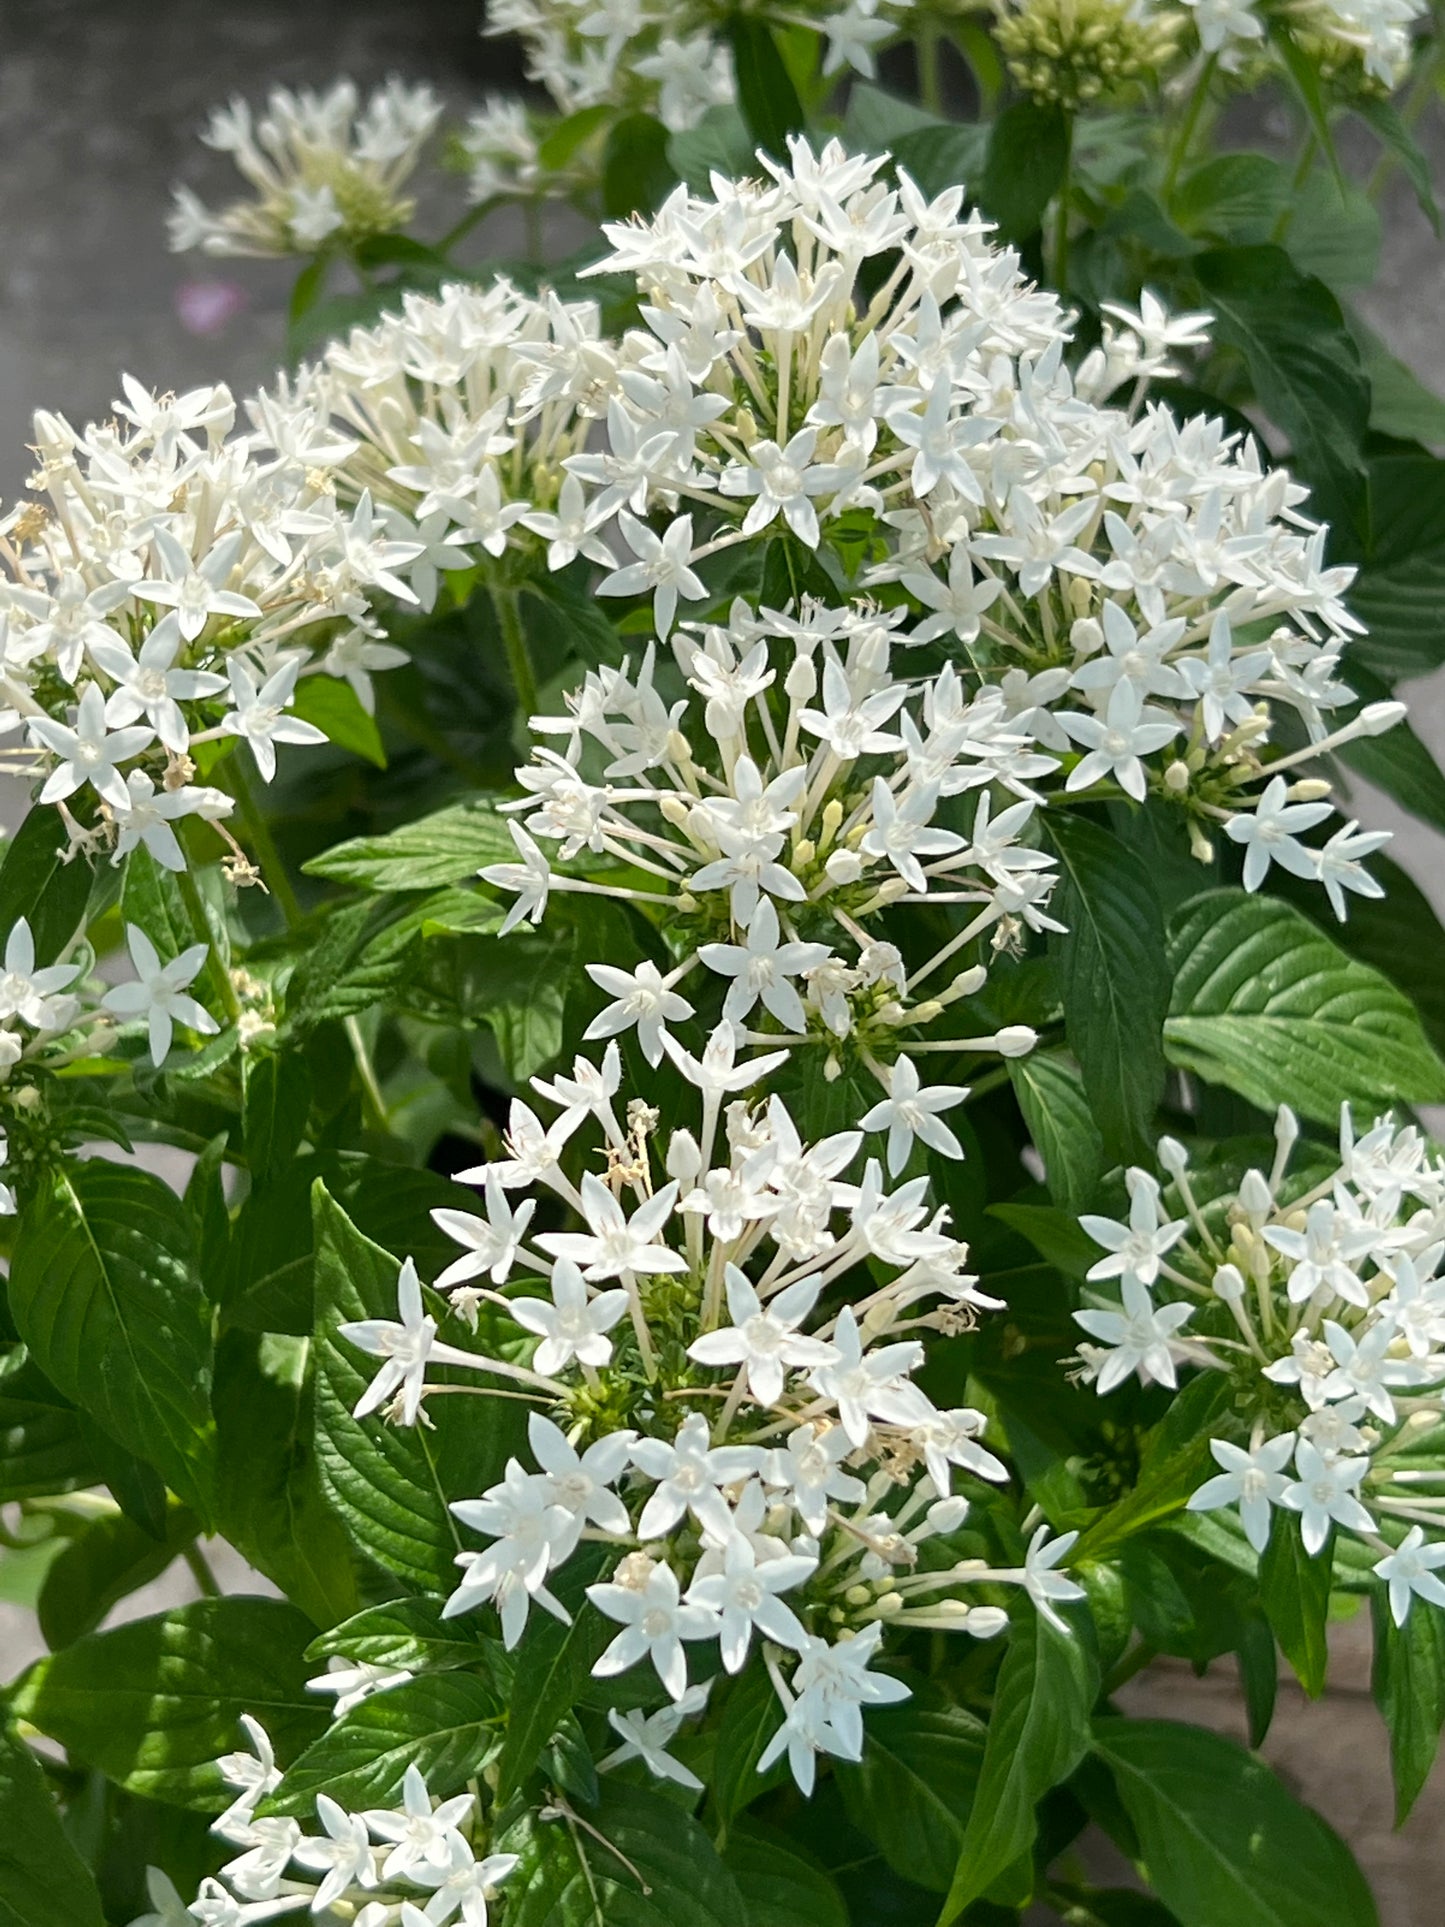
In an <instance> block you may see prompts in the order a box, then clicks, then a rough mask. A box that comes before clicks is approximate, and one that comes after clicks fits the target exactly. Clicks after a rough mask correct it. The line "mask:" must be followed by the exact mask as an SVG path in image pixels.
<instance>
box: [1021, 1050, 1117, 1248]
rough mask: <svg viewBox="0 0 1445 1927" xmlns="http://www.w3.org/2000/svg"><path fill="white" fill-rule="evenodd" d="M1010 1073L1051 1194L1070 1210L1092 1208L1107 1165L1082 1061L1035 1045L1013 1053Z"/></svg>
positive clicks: (1056, 1200) (1057, 1201)
mask: <svg viewBox="0 0 1445 1927" xmlns="http://www.w3.org/2000/svg"><path fill="white" fill-rule="evenodd" d="M1008 1074H1009V1082H1010V1083H1011V1084H1012V1085H1013V1088H1014V1096H1015V1097H1016V1098H1017V1099H1018V1101H1019V1109H1020V1110H1021V1111H1022V1112H1023V1114H1024V1124H1025V1125H1026V1127H1027V1129H1028V1134H1029V1136H1030V1137H1031V1138H1032V1139H1033V1143H1034V1149H1035V1150H1036V1151H1037V1152H1038V1154H1039V1156H1040V1157H1041V1158H1042V1159H1043V1161H1044V1174H1045V1178H1046V1181H1047V1183H1048V1187H1049V1193H1050V1195H1051V1196H1052V1197H1053V1199H1054V1200H1055V1202H1056V1203H1058V1204H1061V1205H1063V1206H1064V1208H1065V1209H1066V1210H1068V1211H1080V1210H1084V1209H1087V1207H1088V1203H1089V1199H1090V1197H1091V1195H1092V1193H1093V1190H1094V1187H1095V1186H1096V1185H1097V1184H1098V1182H1099V1179H1100V1177H1101V1176H1102V1174H1103V1170H1104V1140H1103V1139H1102V1138H1101V1137H1100V1135H1099V1127H1098V1125H1097V1124H1096V1123H1095V1122H1094V1113H1093V1110H1092V1109H1091V1107H1090V1104H1089V1099H1088V1094H1087V1092H1086V1091H1085V1089H1084V1080H1083V1078H1082V1077H1081V1076H1080V1075H1079V1071H1078V1069H1077V1067H1076V1066H1075V1065H1073V1064H1071V1063H1070V1062H1069V1060H1068V1059H1067V1058H1066V1057H1063V1056H1061V1055H1060V1054H1059V1052H1057V1051H1031V1052H1030V1053H1029V1055H1028V1056H1027V1057H1014V1058H1010V1060H1009V1064H1008Z"/></svg>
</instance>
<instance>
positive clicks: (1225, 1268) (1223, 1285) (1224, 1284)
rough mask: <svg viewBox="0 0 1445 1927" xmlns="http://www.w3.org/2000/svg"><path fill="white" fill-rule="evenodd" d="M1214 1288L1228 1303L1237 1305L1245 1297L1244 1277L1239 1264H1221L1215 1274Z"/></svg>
mask: <svg viewBox="0 0 1445 1927" xmlns="http://www.w3.org/2000/svg"><path fill="white" fill-rule="evenodd" d="M1214 1289H1215V1292H1216V1293H1217V1294H1218V1296H1219V1297H1221V1298H1222V1299H1223V1300H1224V1302H1225V1303H1226V1304H1227V1305H1237V1304H1238V1303H1239V1302H1240V1300H1241V1299H1242V1298H1243V1297H1244V1278H1243V1275H1242V1273H1241V1272H1240V1269H1239V1266H1238V1265H1221V1266H1220V1267H1219V1269H1218V1271H1216V1272H1215V1274H1214Z"/></svg>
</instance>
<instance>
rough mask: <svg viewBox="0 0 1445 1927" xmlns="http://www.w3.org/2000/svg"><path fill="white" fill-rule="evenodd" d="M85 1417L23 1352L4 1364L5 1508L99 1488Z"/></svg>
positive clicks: (0, 1376) (0, 1457) (0, 1432)
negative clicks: (14, 1503)
mask: <svg viewBox="0 0 1445 1927" xmlns="http://www.w3.org/2000/svg"><path fill="white" fill-rule="evenodd" d="M100 1477H101V1473H100V1468H99V1467H98V1466H97V1464H96V1461H95V1457H94V1455H93V1453H92V1452H91V1450H90V1447H89V1445H88V1443H87V1441H86V1438H85V1433H84V1429H83V1426H82V1422H81V1415H80V1413H79V1412H77V1410H76V1409H75V1406H74V1405H73V1404H72V1403H71V1402H70V1400H69V1399H68V1398H65V1397H63V1396H62V1395H61V1394H60V1393H59V1392H57V1391H56V1389H55V1387H54V1386H53V1385H52V1384H51V1383H50V1381H49V1379H48V1378H46V1376H45V1374H44V1373H43V1372H42V1371H41V1370H40V1368H39V1366H37V1365H36V1364H35V1363H34V1361H33V1360H32V1359H30V1358H29V1357H28V1356H27V1355H26V1353H25V1351H24V1349H23V1348H22V1347H19V1346H17V1347H16V1348H15V1349H14V1350H12V1351H11V1352H10V1353H9V1355H8V1356H7V1357H6V1358H5V1359H4V1360H3V1361H0V1504H4V1503H5V1502H6V1501H8V1500H11V1499H32V1498H40V1497H48V1496H50V1495H51V1494H52V1493H56V1492H72V1491H74V1489H75V1488H76V1487H77V1486H80V1485H95V1484H96V1483H97V1482H98V1481H99V1479H100Z"/></svg>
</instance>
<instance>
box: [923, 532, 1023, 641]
mask: <svg viewBox="0 0 1445 1927" xmlns="http://www.w3.org/2000/svg"><path fill="white" fill-rule="evenodd" d="M903 586H904V588H905V589H907V591H908V592H909V594H910V595H912V596H916V597H917V599H918V600H919V601H920V602H921V603H923V604H924V606H925V607H926V608H929V609H932V610H934V611H935V613H934V614H933V615H931V616H925V617H924V619H923V621H922V622H920V623H919V624H918V626H917V628H916V629H914V630H913V631H912V632H911V634H910V635H909V636H908V638H907V640H908V641H909V642H933V641H934V640H935V639H936V638H937V637H939V636H948V635H952V636H957V638H958V640H959V641H960V642H974V641H976V640H977V638H978V632H979V629H980V627H981V626H982V622H983V618H984V615H985V614H986V613H987V611H988V610H989V609H991V608H992V607H993V605H994V603H995V602H996V601H997V600H998V598H999V596H1000V595H1001V594H1002V593H1003V584H1002V583H1001V582H1000V581H999V580H998V578H997V576H992V575H989V574H987V573H986V572H985V573H984V574H982V575H980V576H979V578H978V580H977V581H976V582H975V580H974V575H973V563H972V561H971V560H970V558H969V553H968V549H967V546H966V545H965V544H964V543H962V542H960V543H959V544H958V546H957V547H956V548H955V549H953V550H952V551H951V553H950V555H949V558H948V583H947V586H945V585H944V584H943V583H941V582H940V581H939V579H938V577H937V576H936V575H935V574H934V573H933V571H932V569H912V570H909V571H907V572H906V573H905V574H904V577H903Z"/></svg>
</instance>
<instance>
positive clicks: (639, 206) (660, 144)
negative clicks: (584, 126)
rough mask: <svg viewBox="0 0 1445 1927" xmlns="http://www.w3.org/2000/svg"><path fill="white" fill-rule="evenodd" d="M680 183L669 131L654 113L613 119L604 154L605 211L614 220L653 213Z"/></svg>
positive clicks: (603, 199) (603, 190)
mask: <svg viewBox="0 0 1445 1927" xmlns="http://www.w3.org/2000/svg"><path fill="white" fill-rule="evenodd" d="M676 186H677V175H676V174H675V173H674V172H673V169H672V164H671V162H670V161H669V159H668V134H667V129H666V128H665V127H664V126H663V124H662V122H661V121H660V120H658V119H657V118H656V116H655V115H653V114H624V115H623V116H622V118H621V119H620V120H618V121H615V122H614V123H613V126H612V129H611V131H610V133H609V134H608V136H607V149H606V152H605V154H604V155H603V158H602V211H603V213H604V214H606V215H608V216H609V217H610V218H611V219H612V220H614V221H619V220H624V219H625V218H626V217H627V216H628V215H629V214H652V213H654V212H655V211H656V210H657V209H658V208H659V207H660V206H661V205H662V203H663V201H664V200H665V199H666V198H667V195H668V194H669V193H670V192H671V190H672V189H673V188H674V187H676Z"/></svg>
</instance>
